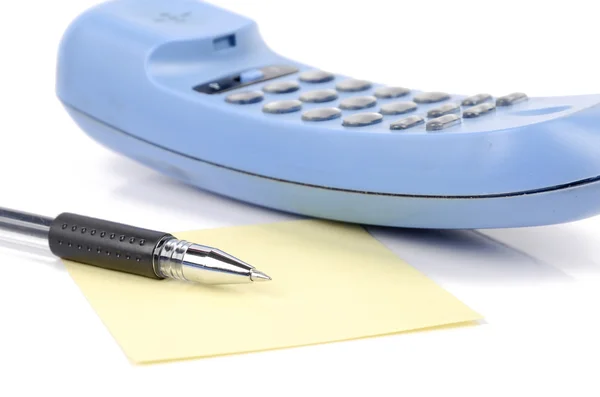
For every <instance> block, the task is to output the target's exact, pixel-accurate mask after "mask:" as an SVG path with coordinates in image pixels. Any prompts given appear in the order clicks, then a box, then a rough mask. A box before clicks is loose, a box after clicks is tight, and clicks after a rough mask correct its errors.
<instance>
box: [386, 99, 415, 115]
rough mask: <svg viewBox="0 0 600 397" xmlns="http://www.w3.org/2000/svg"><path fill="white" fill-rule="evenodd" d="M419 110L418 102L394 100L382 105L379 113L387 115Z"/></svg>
mask: <svg viewBox="0 0 600 397" xmlns="http://www.w3.org/2000/svg"><path fill="white" fill-rule="evenodd" d="M415 110H417V104H416V103H414V102H410V101H407V102H392V103H386V104H385V105H382V106H381V109H380V110H379V113H381V114H385V115H398V114H405V113H410V112H414V111H415Z"/></svg>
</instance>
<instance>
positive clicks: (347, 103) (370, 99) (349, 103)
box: [340, 96, 377, 110]
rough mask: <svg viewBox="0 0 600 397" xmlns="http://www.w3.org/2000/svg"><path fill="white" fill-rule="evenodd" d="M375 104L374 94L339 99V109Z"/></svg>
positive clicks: (358, 107) (360, 107)
mask: <svg viewBox="0 0 600 397" xmlns="http://www.w3.org/2000/svg"><path fill="white" fill-rule="evenodd" d="M376 104H377V98H375V97H374V96H355V97H350V98H346V99H344V100H342V101H340V109H344V110H358V109H366V108H370V107H373V106H375V105H376Z"/></svg>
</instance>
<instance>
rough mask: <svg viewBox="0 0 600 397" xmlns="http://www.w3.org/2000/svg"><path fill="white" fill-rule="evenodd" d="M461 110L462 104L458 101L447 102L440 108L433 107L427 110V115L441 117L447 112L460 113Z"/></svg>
mask: <svg viewBox="0 0 600 397" xmlns="http://www.w3.org/2000/svg"><path fill="white" fill-rule="evenodd" d="M458 112H460V106H459V105H458V104H457V103H447V104H445V105H442V106H440V107H438V108H435V109H431V110H430V111H428V112H427V117H431V118H435V117H441V116H444V115H446V114H451V113H458Z"/></svg>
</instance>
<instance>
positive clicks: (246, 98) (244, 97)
mask: <svg viewBox="0 0 600 397" xmlns="http://www.w3.org/2000/svg"><path fill="white" fill-rule="evenodd" d="M263 98H264V95H263V93H262V92H260V91H244V92H236V93H234V94H229V95H227V97H226V98H225V101H227V102H229V103H235V104H236V105H248V104H250V103H257V102H260V101H262V100H263Z"/></svg>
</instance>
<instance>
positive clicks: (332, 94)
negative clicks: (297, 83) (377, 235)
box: [300, 90, 338, 103]
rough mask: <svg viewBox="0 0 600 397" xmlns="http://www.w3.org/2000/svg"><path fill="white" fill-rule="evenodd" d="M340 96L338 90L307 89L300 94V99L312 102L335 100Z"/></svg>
mask: <svg viewBox="0 0 600 397" xmlns="http://www.w3.org/2000/svg"><path fill="white" fill-rule="evenodd" d="M337 98H338V93H337V91H336V90H316V91H307V92H303V93H302V94H300V100H301V101H302V102H310V103H323V102H331V101H335V100H336V99H337Z"/></svg>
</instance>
